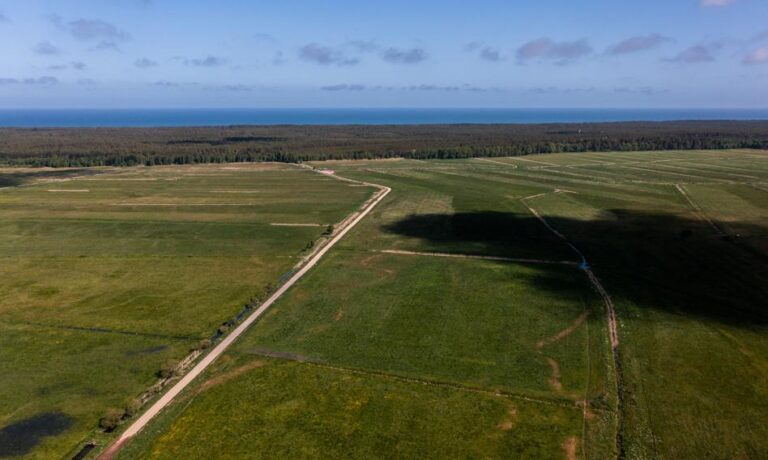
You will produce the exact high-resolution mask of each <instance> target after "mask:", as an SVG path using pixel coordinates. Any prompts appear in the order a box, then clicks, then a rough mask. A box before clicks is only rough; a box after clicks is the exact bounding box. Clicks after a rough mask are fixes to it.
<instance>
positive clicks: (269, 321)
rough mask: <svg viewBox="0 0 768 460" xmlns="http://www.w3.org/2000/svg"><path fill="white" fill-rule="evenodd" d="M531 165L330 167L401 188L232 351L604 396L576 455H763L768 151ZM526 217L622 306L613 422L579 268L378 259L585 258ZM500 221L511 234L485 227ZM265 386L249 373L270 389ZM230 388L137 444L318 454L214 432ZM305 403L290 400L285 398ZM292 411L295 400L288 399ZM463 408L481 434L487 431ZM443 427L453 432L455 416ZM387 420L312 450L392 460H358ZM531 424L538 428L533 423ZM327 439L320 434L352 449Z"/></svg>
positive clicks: (303, 429) (767, 377)
mask: <svg viewBox="0 0 768 460" xmlns="http://www.w3.org/2000/svg"><path fill="white" fill-rule="evenodd" d="M527 159H529V160H534V161H539V162H546V163H551V164H552V165H556V166H550V165H545V164H540V163H538V164H537V163H534V162H530V161H525V160H521V159H517V158H510V159H493V160H494V161H499V162H502V163H505V162H507V163H510V164H514V165H515V166H516V167H512V166H506V165H504V164H496V163H493V162H486V161H482V160H462V161H435V162H418V161H364V162H349V161H345V162H326V163H318V165H319V166H322V167H328V168H331V169H334V170H337V171H338V173H339V174H342V175H344V176H349V177H353V178H357V179H361V180H368V181H372V182H376V183H380V184H384V185H387V186H390V187H392V188H393V192H392V193H391V194H390V196H389V197H388V198H387V199H386V200H385V201H384V202H383V203H382V205H381V206H380V207H379V208H377V209H376V210H375V211H374V212H373V213H371V215H370V217H369V218H368V219H366V220H365V221H364V222H362V223H361V224H360V226H359V227H358V228H356V229H355V231H354V232H352V233H351V234H350V235H349V237H348V238H346V239H345V240H344V241H343V242H341V243H340V245H339V247H338V249H336V250H334V251H333V252H332V254H330V255H329V257H328V258H327V259H325V260H324V261H323V262H321V263H320V264H319V265H318V267H317V268H316V270H315V271H313V272H312V273H311V274H310V275H309V276H308V277H307V278H306V279H304V280H303V281H302V282H300V283H299V284H298V285H297V286H296V287H295V288H294V289H292V291H290V292H289V293H288V295H287V296H286V298H284V299H283V300H282V301H280V302H278V303H277V304H276V305H275V307H274V309H273V310H272V311H271V312H270V313H269V314H268V315H267V316H265V318H263V319H262V320H261V321H260V322H259V323H258V324H257V325H256V326H255V327H254V329H252V330H251V331H250V332H249V333H248V334H247V335H246V336H245V337H244V339H243V340H242V341H241V342H240V343H239V344H238V345H237V347H236V348H237V353H240V354H247V353H249V352H250V353H254V354H261V355H262V357H259V358H254V359H262V360H265V361H268V362H270V363H271V362H272V361H270V360H269V358H264V357H263V355H270V356H273V357H275V356H277V357H280V358H281V359H283V360H288V361H290V360H304V361H308V362H309V363H303V364H292V366H297V369H304V368H307V369H316V368H319V369H323V370H324V371H328V372H330V371H334V372H351V370H350V369H352V370H356V371H359V372H364V373H365V374H363V375H365V376H366V378H370V379H374V378H382V379H384V378H386V379H398V378H401V379H402V378H407V379H414V381H422V380H423V381H425V382H432V383H436V382H447V383H449V384H451V385H459V386H464V387H469V388H480V389H487V390H490V391H492V392H493V391H496V390H503V391H505V392H509V393H512V394H513V395H518V396H522V395H527V396H534V397H537V398H541V399H542V400H546V401H550V402H560V403H563V402H567V401H568V400H569V398H570V401H571V402H570V403H568V404H570V405H571V407H578V406H576V403H577V402H578V401H577V399H576V394H577V393H578V392H579V391H581V392H583V394H586V395H587V396H588V397H591V399H590V403H591V405H590V407H591V408H592V409H593V410H594V411H595V413H590V414H587V416H586V417H584V420H583V421H582V424H581V425H580V426H581V428H580V430H581V433H576V435H575V436H577V439H578V440H579V441H578V442H579V445H580V450H579V453H578V454H579V455H581V454H583V453H586V454H587V457H588V458H611V457H613V456H614V455H615V452H616V449H621V450H622V451H623V452H624V454H625V455H626V456H627V457H629V458H649V457H662V458H707V457H712V458H724V457H738V458H760V457H764V456H765V455H766V453H767V452H768V443H767V442H766V441H765V440H766V439H768V432H766V427H765V425H764V424H762V423H761V420H763V419H765V417H766V416H768V406H767V405H766V401H768V385H766V382H768V361H766V359H765V356H768V312H766V309H765V308H766V306H765V299H766V298H768V291H766V289H768V269H767V268H768V267H767V266H766V265H767V262H766V260H767V258H768V254H767V253H766V250H768V245H766V244H765V242H766V220H765V213H766V209H768V191H766V184H768V154H766V153H765V152H760V151H701V152H648V153H616V154H613V153H601V154H574V155H545V156H535V157H528V158H527ZM611 163H616V164H611ZM669 166H674V167H669ZM743 176H754V177H755V178H752V177H743ZM678 186H679V187H681V188H682V189H683V190H684V191H685V192H686V193H687V195H688V196H687V197H686V196H685V195H684V194H682V193H681V192H680V190H679V188H678ZM540 194H543V195H541V196H537V195H540ZM526 197H527V198H526ZM529 207H530V208H533V209H535V210H536V211H537V212H538V213H539V214H541V215H542V216H543V217H544V218H545V219H546V220H547V222H548V223H550V225H552V226H553V227H554V228H556V229H557V230H559V231H560V232H561V233H562V234H563V235H565V236H566V238H568V239H569V240H570V241H571V242H573V243H574V244H575V245H576V246H577V247H579V248H580V249H581V250H582V251H583V252H584V253H585V255H586V257H587V259H588V260H589V262H590V264H591V265H592V268H593V270H594V272H595V273H596V274H597V276H598V277H599V278H600V279H601V280H602V281H603V284H604V285H605V286H606V288H607V289H608V291H609V293H610V294H611V295H612V297H613V300H614V303H615V304H616V309H617V314H618V327H619V349H618V354H619V359H620V363H621V368H620V369H619V372H618V375H619V376H620V378H621V381H620V383H621V392H620V394H621V396H622V398H623V399H622V402H621V405H620V406H619V407H620V411H619V412H618V413H617V412H614V410H615V408H616V405H615V403H616V400H615V399H614V398H615V395H614V393H613V391H614V389H615V385H616V383H617V380H616V376H617V372H616V369H615V368H614V367H613V366H612V362H611V360H610V355H609V351H608V349H607V328H606V324H605V319H604V318H605V316H604V313H605V310H604V309H603V307H602V305H600V304H599V303H597V302H596V300H595V299H596V297H595V294H594V293H593V292H590V290H589V288H588V287H586V285H585V284H584V283H585V280H584V274H583V273H581V272H580V271H579V270H577V269H575V268H572V267H553V266H538V265H518V264H515V263H503V262H498V261H482V260H469V259H467V260H464V259H461V260H459V259H438V258H430V257H429V256H407V255H398V254H390V253H382V252H380V251H384V250H389V249H398V250H407V251H431V252H448V253H456V254H461V253H463V254H476V255H493V256H506V257H535V256H538V258H542V259H558V260H559V259H562V258H575V257H576V256H575V254H574V253H573V252H571V251H570V250H569V249H568V247H567V246H566V245H565V244H564V243H563V242H562V241H560V240H558V239H557V238H556V237H553V235H552V234H551V232H549V231H548V230H547V229H546V228H545V227H544V226H543V225H541V223H540V222H539V221H538V220H537V219H536V218H535V217H533V215H532V214H531V212H530V210H529V209H528V208H529ZM710 222H712V223H714V224H715V227H713V226H712V225H711V224H710ZM473 226H476V228H475V232H472V231H471V230H472V227H473ZM484 226H485V227H484ZM488 226H490V227H493V228H499V229H500V230H501V231H499V232H496V231H488V229H487V227H488ZM718 229H719V230H718ZM569 273H570V275H569ZM475 288H477V289H475ZM503 307H507V308H503ZM585 308H586V309H587V310H588V311H590V312H594V313H596V314H591V316H590V320H589V321H587V322H585V323H584V324H583V325H582V326H581V327H577V328H575V329H574V330H573V331H572V333H571V334H570V335H568V336H567V337H566V338H564V339H562V340H561V341H559V342H556V343H554V344H552V345H550V346H547V347H544V348H542V349H538V348H537V347H536V344H535V341H536V338H538V337H542V336H544V335H546V334H547V333H553V332H554V333H556V331H557V330H562V328H563V327H567V325H568V324H569V320H570V321H573V319H574V317H575V316H578V315H577V312H578V311H583V310H584V309H585ZM553 310H554V311H555V313H553ZM470 319H474V320H476V321H475V322H474V323H472V322H471V321H470ZM502 331H505V332H506V333H507V334H508V335H507V336H504V334H503V333H502ZM587 338H589V340H587ZM546 357H550V358H552V359H554V360H556V361H557V362H558V364H559V365H560V366H561V374H562V375H561V383H562V385H563V390H562V393H558V391H556V390H554V389H553V388H552V387H551V386H549V387H548V382H547V377H548V373H547V372H548V368H547V367H546V366H542V363H543V364H545V365H546V364H547V361H546ZM270 365H272V364H270ZM283 365H285V366H288V365H289V364H283ZM302 366H303V367H302ZM313 366H314V367H313ZM321 366H331V367H332V368H333V369H327V368H324V367H321ZM263 372H265V371H264V370H263V369H258V370H253V371H249V372H247V373H245V374H244V375H248V376H251V377H247V378H252V379H257V378H258V377H257V376H258V375H261V373H263ZM371 374H372V375H371ZM216 375H218V374H217V372H216V371H214V372H213V373H212V374H211V376H212V377H215V376H216ZM245 378H246V377H243V379H245ZM397 381H398V382H400V380H397ZM232 382H234V381H232ZM232 382H227V383H222V384H221V385H220V386H218V387H216V391H217V392H220V396H218V397H217V398H215V399H211V400H205V401H204V402H200V400H193V401H192V402H191V403H190V404H189V405H188V406H187V405H186V404H187V402H183V407H182V406H181V405H177V406H174V409H172V410H171V411H170V412H169V413H168V414H166V416H165V418H164V419H163V420H164V421H163V422H162V423H158V424H157V425H155V426H154V427H153V428H152V429H150V430H149V432H148V434H147V435H146V436H145V438H143V440H142V441H141V442H137V443H136V445H137V446H141V448H142V449H144V448H146V446H148V445H149V444H150V443H152V442H154V443H155V444H153V446H154V447H152V448H151V449H150V450H148V451H144V452H145V453H146V452H153V454H157V455H160V453H162V452H166V451H173V452H176V451H175V450H174V449H187V448H190V449H205V447H204V445H205V444H206V443H208V442H210V443H212V444H213V445H217V446H225V447H222V448H224V449H225V450H226V449H227V448H229V447H228V444H226V443H229V442H230V441H231V440H239V442H238V443H236V444H237V445H238V448H239V445H241V444H242V445H256V446H264V445H270V446H274V445H276V444H272V443H283V442H285V439H284V438H285V437H286V436H288V437H289V438H290V439H297V440H298V441H297V442H296V444H295V445H291V448H292V449H297V450H291V451H286V452H290V453H291V454H294V453H295V452H306V453H304V455H307V456H312V455H313V453H317V452H318V451H317V450H312V449H313V448H315V446H317V444H315V442H316V441H314V440H313V435H314V434H313V433H314V432H313V431H312V427H307V426H302V425H299V426H300V428H296V429H295V430H293V431H291V435H286V433H284V432H282V431H278V432H268V433H267V432H263V431H257V433H258V434H254V435H253V436H252V437H250V436H251V435H250V434H248V431H247V428H243V427H239V426H237V425H234V426H233V425H227V426H226V428H225V431H216V430H218V429H222V428H218V427H219V426H221V425H224V423H223V422H222V423H219V422H211V423H209V421H208V418H209V417H213V419H214V420H218V418H216V417H218V416H216V417H214V416H213V415H211V414H212V411H213V410H214V409H213V408H214V407H216V404H218V403H221V404H224V402H223V401H229V400H230V398H229V396H227V395H230V394H231V395H241V394H242V393H241V392H242V391H245V390H244V388H248V386H247V385H245V386H240V385H236V384H235V383H232ZM405 383H409V384H411V383H413V382H412V381H410V380H409V381H407V382H405ZM284 386H285V385H284ZM424 386H425V387H429V386H430V385H424ZM440 388H444V390H445V391H448V389H449V388H450V390H451V391H454V392H461V391H463V390H462V389H459V388H454V387H449V388H447V387H440ZM209 391H212V390H209ZM292 391H293V390H290V389H289V388H284V389H283V390H282V393H281V395H289V394H293V393H292ZM335 392H336V393H343V392H342V390H336V391H335ZM570 393H572V394H570ZM217 394H219V393H217ZM200 397H202V398H205V396H202V395H201V396H200ZM251 397H252V399H250V398H251ZM423 398H425V396H423V395H412V396H410V397H409V403H408V405H409V406H411V407H416V408H418V409H416V410H417V411H418V414H419V416H424V417H426V418H427V419H429V417H431V415H427V414H429V413H430V409H429V408H426V407H423V406H421V405H420V403H421V400H422V399H423ZM582 398H583V397H582ZM232 400H233V401H241V402H242V401H249V402H243V403H242V404H237V409H238V410H239V411H244V412H248V411H254V412H255V413H261V411H264V410H267V408H269V407H273V406H272V404H273V403H271V402H269V401H271V400H270V399H269V398H267V399H266V401H267V403H266V404H267V405H266V406H260V403H261V402H262V401H261V400H260V399H259V397H258V392H254V394H253V395H249V398H246V399H244V398H242V397H241V398H238V397H235V396H233V397H232ZM288 400H291V401H292V400H293V399H292V398H291V397H288V396H285V399H281V401H283V402H285V401H288ZM232 404H236V403H232ZM300 407H302V406H300ZM325 407H327V406H325ZM326 410H327V411H329V412H333V410H332V409H326ZM462 411H464V413H465V414H467V416H469V417H473V418H474V419H475V420H477V421H478V424H479V425H480V426H484V425H483V423H485V422H483V420H484V419H483V417H481V416H479V415H473V412H472V411H471V410H469V409H462ZM321 413H322V412H321ZM541 413H542V414H544V413H543V412H541ZM581 415H582V416H584V414H583V413H582V414H581ZM544 416H545V417H550V415H546V414H545V415H544ZM177 417H178V418H177ZM441 417H443V419H444V420H453V419H451V416H449V415H448V414H442V415H441ZM260 420H262V421H263V420H264V419H260ZM553 420H557V418H554V419H553ZM617 421H620V429H619V433H618V434H619V436H618V437H616V436H615V435H616V429H617V426H616V422H617ZM163 423H164V424H163ZM435 423H437V422H435ZM168 426H171V428H170V431H165V430H166V428H167V427H168ZM248 426H251V427H252V425H248ZM387 426H388V425H387V424H386V423H381V424H377V423H375V422H372V423H368V424H366V425H365V427H366V428H365V430H370V432H369V433H367V434H365V435H363V434H362V433H360V432H356V433H358V434H359V436H360V437H355V438H353V439H354V441H352V442H349V443H343V444H338V445H336V446H334V447H328V446H327V445H322V447H320V448H319V449H322V450H323V451H328V452H336V453H339V455H340V456H344V455H350V456H355V455H362V456H370V457H383V456H387V455H389V454H391V452H393V450H392V449H393V448H392V446H390V445H382V446H381V447H380V448H379V449H375V450H358V449H371V448H370V444H369V443H368V442H367V441H366V440H365V439H367V438H365V436H373V435H374V434H375V433H377V432H378V430H381V429H386V427H387ZM519 429H520V431H521V432H522V433H526V432H527V431H526V430H527V428H525V427H523V426H522V425H521V426H520V427H519ZM334 430H335V428H334V429H331V430H329V431H326V432H324V433H326V437H328V438H330V439H331V440H336V441H337V442H341V441H338V439H340V438H342V436H340V435H339V434H338V433H339V432H338V431H334ZM442 431H445V432H447V433H454V432H453V431H450V429H448V428H445V429H444V430H442ZM442 431H441V432H442ZM208 432H211V433H212V434H211V435H210V436H208V435H207V434H206V433H208ZM417 432H418V433H424V434H421V435H420V437H419V438H418V439H419V443H420V446H422V447H425V446H426V447H425V448H433V446H434V444H433V442H434V440H435V439H437V438H438V436H440V435H439V434H435V433H431V432H430V433H425V432H423V431H417ZM162 433H165V434H164V435H163V434H162ZM530 433H531V436H534V437H535V439H536V440H537V442H540V443H542V444H541V445H542V446H544V445H546V446H548V447H546V449H544V450H541V451H539V452H536V453H535V454H534V455H531V456H532V457H545V456H560V457H561V458H562V456H563V455H564V454H563V452H562V449H561V448H560V447H558V445H556V444H550V443H551V442H552V441H553V440H558V442H559V443H561V442H562V432H561V431H559V430H558V429H556V428H554V426H553V427H552V429H544V430H542V431H536V432H535V433H534V432H530ZM156 436H161V437H160V438H156ZM397 436H398V438H399V439H403V440H410V439H411V438H410V437H408V435H406V434H398V435H397ZM193 437H194V439H195V440H194V441H192V439H193ZM441 439H442V438H441ZM459 439H462V440H464V439H465V438H459ZM617 441H618V443H617ZM403 442H405V441H403ZM445 442H448V441H445ZM216 443H225V444H223V445H222V444H216ZM265 443H266V444H265ZM279 445H283V444H279ZM524 445H525V444H524V443H523V441H521V440H519V439H516V440H513V441H511V442H510V444H507V445H505V447H504V449H505V450H504V451H503V452H501V453H499V452H498V451H496V452H481V453H478V452H474V451H473V452H471V453H469V454H466V455H467V456H490V457H509V456H510V455H509V453H510V452H511V453H512V454H511V456H513V457H514V456H515V453H516V452H518V451H516V450H515V448H516V446H524ZM201 446H203V447H201ZM465 447H466V446H465ZM471 447H472V445H470V446H468V447H466V448H471ZM303 448H307V449H308V450H307V451H302V450H301V449H303ZM333 449H336V450H333ZM136 452H137V451H135V450H134V451H131V450H128V451H126V455H127V456H128V457H131V456H132V455H134V454H135V453H136ZM178 452H179V453H181V452H191V451H184V450H179V451H178ZM198 452H201V453H202V452H205V453H206V454H207V453H210V452H211V451H198ZM413 452H415V453H413ZM423 452H424V451H412V452H409V453H411V454H412V455H413V456H423ZM462 452H463V451H462ZM254 455H258V454H254ZM402 456H404V457H405V456H408V455H406V454H403V455H402Z"/></svg>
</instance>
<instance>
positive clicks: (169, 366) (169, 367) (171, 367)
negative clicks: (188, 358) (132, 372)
mask: <svg viewBox="0 0 768 460" xmlns="http://www.w3.org/2000/svg"><path fill="white" fill-rule="evenodd" d="M178 365H179V362H178V361H177V360H175V359H169V360H167V361H166V362H165V364H164V365H163V367H162V368H161V369H160V370H159V371H158V375H159V376H160V378H163V379H169V378H171V377H173V375H174V374H175V373H176V366H178Z"/></svg>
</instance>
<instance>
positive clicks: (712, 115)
mask: <svg viewBox="0 0 768 460" xmlns="http://www.w3.org/2000/svg"><path fill="white" fill-rule="evenodd" d="M726 120H730V121H765V120H768V109H462V108H456V109H450V108H449V109H0V127H2V128H118V127H124V128H163V127H169V128H170V127H175V128H183V127H188V128H192V127H227V126H324V125H327V126H343V125H350V126H388V125H391V126H421V125H497V124H505V125H506V124H513V125H521V124H549V123H628V122H674V121H726Z"/></svg>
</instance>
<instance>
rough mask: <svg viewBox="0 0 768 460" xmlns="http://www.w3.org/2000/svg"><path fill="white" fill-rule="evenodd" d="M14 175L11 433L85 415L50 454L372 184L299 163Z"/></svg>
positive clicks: (5, 405)
mask: <svg viewBox="0 0 768 460" xmlns="http://www.w3.org/2000/svg"><path fill="white" fill-rule="evenodd" d="M1 175H2V177H3V178H4V181H5V183H8V184H11V185H13V186H12V187H10V188H4V189H2V190H0V261H1V262H0V335H1V336H2V341H3V344H2V347H0V362H1V363H2V364H0V365H1V366H2V367H3V369H2V379H3V380H2V385H0V429H3V428H6V427H8V426H13V425H14V424H17V423H24V422H25V421H26V420H29V419H30V418H34V417H35V416H37V415H39V414H46V413H51V412H61V413H63V414H65V415H66V416H68V417H72V421H71V423H69V424H68V426H67V428H66V429H65V430H64V431H63V432H62V433H61V434H57V435H54V436H48V437H45V438H42V444H41V445H40V447H39V448H32V449H27V450H26V451H28V453H27V455H29V456H32V457H38V458H50V457H51V456H52V455H55V454H58V455H62V456H63V455H66V454H67V453H69V452H70V450H71V449H74V448H76V447H77V446H78V445H79V444H80V443H81V441H84V440H85V439H86V438H87V437H88V436H91V433H92V432H93V431H94V430H95V429H96V426H97V424H98V421H99V417H100V416H101V415H102V414H104V412H105V411H106V410H107V409H109V408H111V407H115V408H119V409H122V408H124V407H126V405H127V404H128V403H130V402H131V401H132V400H133V399H135V398H137V397H138V396H140V395H141V394H142V393H143V392H144V391H145V390H146V389H148V388H149V387H150V386H151V385H152V384H153V383H154V382H156V381H157V376H156V373H157V372H158V371H159V370H160V369H161V368H162V367H164V366H165V365H166V361H168V360H169V359H171V358H173V359H176V360H178V359H180V358H182V357H184V356H186V355H187V354H188V353H189V350H190V349H191V348H193V347H195V346H196V345H197V344H198V342H199V341H200V340H202V339H205V338H208V337H210V336H212V335H213V334H214V333H215V332H216V329H217V328H218V327H219V325H220V324H222V323H223V322H225V321H228V320H230V319H232V318H233V317H234V316H235V315H237V314H238V313H239V312H240V311H241V310H242V309H243V305H244V304H245V303H246V302H248V301H249V299H251V298H252V297H254V296H263V294H264V292H265V290H266V289H267V288H268V286H269V285H274V284H275V283H277V282H278V279H279V278H280V276H281V275H282V274H283V273H285V272H286V271H288V270H290V269H291V267H293V266H295V265H296V264H297V263H298V262H299V261H300V259H301V257H303V256H304V254H305V248H307V246H308V244H309V243H310V242H312V241H315V240H317V239H318V237H320V235H321V233H323V232H324V231H326V228H327V226H328V225H330V224H335V223H338V222H340V221H341V220H343V219H344V218H345V217H346V216H347V215H348V214H349V213H351V212H352V211H353V210H355V209H356V208H357V207H358V206H360V205H361V204H362V203H363V202H364V201H365V200H366V199H367V198H368V197H369V196H370V194H371V193H372V189H371V188H365V187H356V188H352V187H349V186H348V184H346V183H343V182H341V181H337V180H334V179H332V178H327V177H323V176H321V175H320V174H316V173H313V172H312V171H309V170H307V169H304V168H299V167H296V166H289V165H268V164H265V165H216V166H184V167H157V168H127V169H111V168H99V169H93V170H63V171H61V172H57V171H49V170H42V171H34V170H26V169H24V170H14V169H5V170H3V171H2V172H1ZM273 224H316V225H317V226H313V227H307V226H285V225H281V226H275V225H273ZM142 350H145V352H142ZM3 439H5V438H3ZM21 451H25V450H24V449H22V450H21ZM21 451H20V452H21Z"/></svg>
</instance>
